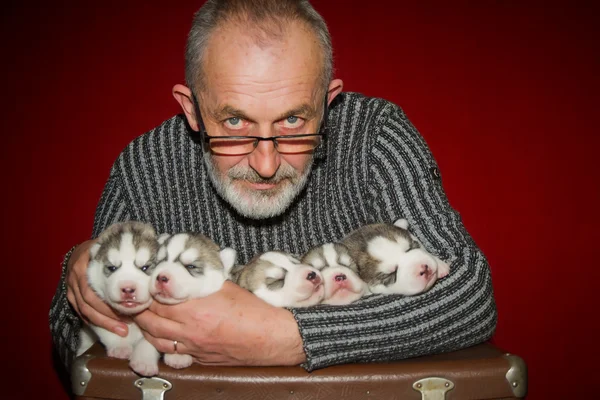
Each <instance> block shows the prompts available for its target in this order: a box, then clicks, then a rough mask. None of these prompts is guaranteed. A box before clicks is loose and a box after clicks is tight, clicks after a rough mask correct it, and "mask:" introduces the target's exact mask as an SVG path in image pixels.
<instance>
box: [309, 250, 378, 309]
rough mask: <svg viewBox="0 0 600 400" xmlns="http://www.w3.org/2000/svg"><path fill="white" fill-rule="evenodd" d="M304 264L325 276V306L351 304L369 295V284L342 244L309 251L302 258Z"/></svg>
mask: <svg viewBox="0 0 600 400" xmlns="http://www.w3.org/2000/svg"><path fill="white" fill-rule="evenodd" d="M302 263H303V264H308V265H310V266H312V267H314V268H316V269H318V270H319V271H320V272H321V275H323V282H324V286H325V295H324V297H323V301H322V303H323V304H332V305H343V304H350V303H352V302H354V301H356V300H358V299H360V298H361V297H363V296H366V295H368V294H369V288H368V287H367V284H366V283H365V282H363V280H362V279H360V277H359V276H358V267H357V265H356V262H355V261H354V259H353V258H352V257H351V256H350V252H349V250H348V248H347V247H346V246H344V245H343V244H341V243H326V244H324V245H321V246H318V247H315V248H313V249H311V250H309V251H308V252H307V253H306V254H305V255H304V256H303V257H302Z"/></svg>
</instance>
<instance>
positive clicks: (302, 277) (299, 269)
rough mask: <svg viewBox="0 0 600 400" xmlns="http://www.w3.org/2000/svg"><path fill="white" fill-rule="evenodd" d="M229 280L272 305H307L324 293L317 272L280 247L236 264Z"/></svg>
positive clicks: (321, 279)
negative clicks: (280, 249) (281, 250)
mask: <svg viewBox="0 0 600 400" xmlns="http://www.w3.org/2000/svg"><path fill="white" fill-rule="evenodd" d="M232 280H233V281H234V282H235V283H237V284H238V285H240V286H241V287H243V288H245V289H247V290H249V291H251V292H252V293H254V294H255V295H256V296H258V297H260V298H261V299H263V300H264V301H266V302H267V303H269V304H271V305H274V306H276V307H309V306H313V305H315V304H318V303H319V302H320V301H321V300H322V299H323V295H324V287H323V278H322V276H321V274H320V272H319V271H318V270H317V269H315V268H313V267H311V266H309V265H306V264H302V263H301V262H300V261H299V260H298V259H296V258H295V257H293V256H291V255H290V254H287V253H284V252H280V251H269V252H267V253H264V254H262V255H260V256H259V257H255V258H254V259H252V260H251V261H250V262H249V263H248V264H247V265H244V266H239V267H237V268H236V270H235V271H234V272H232Z"/></svg>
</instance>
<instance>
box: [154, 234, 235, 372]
mask: <svg viewBox="0 0 600 400" xmlns="http://www.w3.org/2000/svg"><path fill="white" fill-rule="evenodd" d="M159 243H160V248H159V249H158V255H157V260H158V261H157V265H156V268H154V270H153V272H152V276H151V282H152V284H151V286H150V294H151V295H152V297H154V299H155V300H156V301H158V302H159V303H163V304H178V303H182V302H184V301H186V300H189V299H194V298H199V297H206V296H208V295H210V294H212V293H214V292H216V291H218V290H219V289H221V287H222V286H223V283H224V282H225V281H226V280H227V276H228V275H229V270H230V269H231V268H232V267H233V265H234V263H235V259H236V256H237V254H236V251H235V250H233V249H231V248H224V249H223V250H221V249H220V248H219V246H218V245H217V244H216V243H215V242H213V241H212V240H211V239H209V238H208V237H206V236H204V235H202V234H200V233H178V234H175V235H168V234H164V235H161V236H160V238H159ZM164 361H165V364H167V365H169V366H171V367H173V368H185V367H188V366H190V365H191V364H192V362H193V359H192V357H191V356H190V355H187V354H165V355H164Z"/></svg>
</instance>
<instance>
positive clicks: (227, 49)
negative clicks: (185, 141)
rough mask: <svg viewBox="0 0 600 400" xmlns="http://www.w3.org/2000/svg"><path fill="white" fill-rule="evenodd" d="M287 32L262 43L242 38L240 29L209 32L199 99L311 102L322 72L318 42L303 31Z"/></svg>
mask: <svg viewBox="0 0 600 400" xmlns="http://www.w3.org/2000/svg"><path fill="white" fill-rule="evenodd" d="M287 31H289V34H288V35H286V38H285V39H274V40H273V44H272V45H271V46H266V47H265V46H259V45H258V44H254V43H253V42H252V41H251V40H249V39H247V38H245V39H242V38H240V35H242V34H243V31H242V30H241V29H239V27H236V28H231V29H227V30H224V31H223V32H221V31H220V30H219V32H216V33H214V34H213V35H212V37H211V39H210V41H209V44H208V46H207V48H206V52H205V58H204V63H203V70H204V79H205V84H204V88H203V89H204V90H203V91H204V92H205V93H203V97H204V96H205V95H206V96H207V99H208V101H209V102H210V103H212V106H213V107H212V108H219V109H223V108H224V107H225V106H229V107H233V108H240V105H241V104H244V105H246V106H248V107H254V108H257V107H260V106H266V107H269V108H273V107H274V105H275V104H281V105H282V106H284V107H299V106H301V105H302V104H314V103H315V94H316V93H318V92H319V91H320V90H319V89H320V88H318V86H319V85H320V82H321V81H320V78H321V73H322V60H321V58H322V57H321V54H320V47H319V44H318V43H317V42H316V41H315V40H314V37H312V36H311V33H310V32H307V31H306V30H304V29H300V28H290V29H288V30H287Z"/></svg>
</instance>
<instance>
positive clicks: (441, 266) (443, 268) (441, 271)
mask: <svg viewBox="0 0 600 400" xmlns="http://www.w3.org/2000/svg"><path fill="white" fill-rule="evenodd" d="M433 258H434V259H435V262H437V267H438V268H437V277H438V279H441V278H443V277H445V276H447V275H448V274H449V273H450V264H448V263H446V262H444V261H442V260H440V259H439V258H437V257H433Z"/></svg>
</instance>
